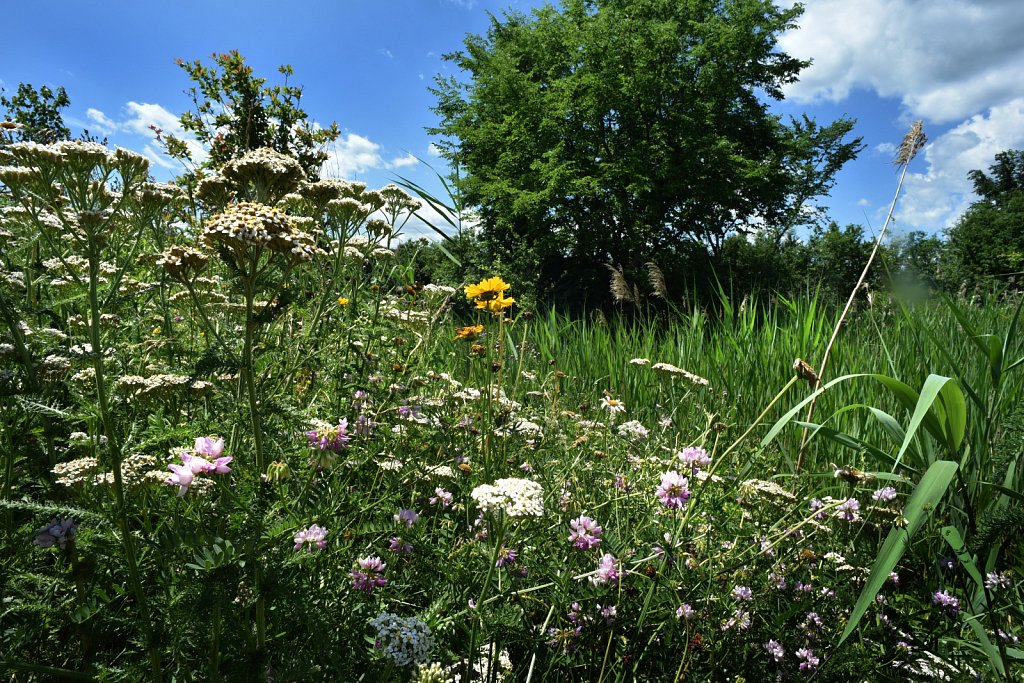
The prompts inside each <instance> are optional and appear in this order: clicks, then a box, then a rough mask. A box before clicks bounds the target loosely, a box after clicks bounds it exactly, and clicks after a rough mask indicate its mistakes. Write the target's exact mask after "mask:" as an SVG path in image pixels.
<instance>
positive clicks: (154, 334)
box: [153, 325, 160, 337]
mask: <svg viewBox="0 0 1024 683" xmlns="http://www.w3.org/2000/svg"><path fill="white" fill-rule="evenodd" d="M158 334H160V326H159V325H158V326H156V327H154V328H153V336H154V337H155V336H156V335H158Z"/></svg>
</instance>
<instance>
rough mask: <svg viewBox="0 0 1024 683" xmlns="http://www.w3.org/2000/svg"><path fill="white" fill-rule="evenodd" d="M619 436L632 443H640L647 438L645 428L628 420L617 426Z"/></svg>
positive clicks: (635, 421) (634, 421)
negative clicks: (630, 440)
mask: <svg viewBox="0 0 1024 683" xmlns="http://www.w3.org/2000/svg"><path fill="white" fill-rule="evenodd" d="M618 432H619V436H624V437H626V438H628V439H632V440H633V441H642V440H644V439H646V438H647V434H648V432H647V428H646V427H644V426H643V425H642V424H641V423H640V422H638V421H637V420H630V421H629V422H623V423H622V424H621V425H619V429H618Z"/></svg>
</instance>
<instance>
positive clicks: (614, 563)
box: [590, 553, 621, 585]
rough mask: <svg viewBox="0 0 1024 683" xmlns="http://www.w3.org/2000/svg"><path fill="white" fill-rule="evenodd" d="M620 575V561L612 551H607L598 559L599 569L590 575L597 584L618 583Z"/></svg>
mask: <svg viewBox="0 0 1024 683" xmlns="http://www.w3.org/2000/svg"><path fill="white" fill-rule="evenodd" d="M620 576H621V571H620V568H619V561H618V560H616V559H615V556H614V555H612V554H611V553H605V554H604V556H603V557H601V559H600V561H598V563H597V571H596V572H595V573H594V575H593V576H591V577H590V580H591V581H592V582H593V583H595V584H597V585H600V584H604V583H618V582H619V577H620Z"/></svg>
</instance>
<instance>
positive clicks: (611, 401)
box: [601, 396, 626, 415]
mask: <svg viewBox="0 0 1024 683" xmlns="http://www.w3.org/2000/svg"><path fill="white" fill-rule="evenodd" d="M601 407H602V408H603V409H605V410H607V411H608V412H609V413H611V414H612V415H615V414H616V413H621V412H624V411H625V410H626V404H625V403H623V402H622V401H620V400H618V399H616V398H609V397H608V396H604V397H602V398H601Z"/></svg>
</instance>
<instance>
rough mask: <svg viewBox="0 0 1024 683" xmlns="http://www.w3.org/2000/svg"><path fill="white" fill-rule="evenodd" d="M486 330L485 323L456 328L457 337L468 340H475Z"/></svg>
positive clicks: (457, 338)
mask: <svg viewBox="0 0 1024 683" xmlns="http://www.w3.org/2000/svg"><path fill="white" fill-rule="evenodd" d="M483 331H484V326H483V325H468V326H466V327H456V328H455V339H456V340H459V339H464V340H466V341H474V340H475V339H476V338H477V336H478V335H480V334H482V333H483Z"/></svg>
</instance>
